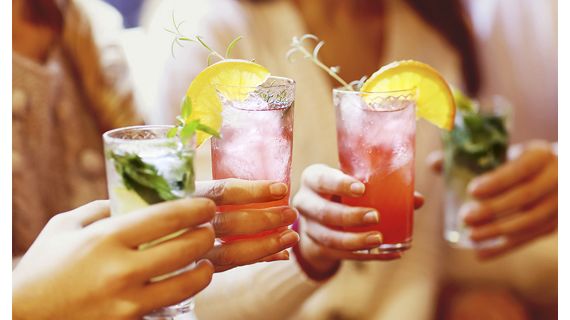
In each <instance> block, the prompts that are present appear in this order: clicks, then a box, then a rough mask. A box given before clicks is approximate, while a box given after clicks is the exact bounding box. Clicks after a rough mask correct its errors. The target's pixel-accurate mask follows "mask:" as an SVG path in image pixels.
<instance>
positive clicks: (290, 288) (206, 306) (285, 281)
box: [196, 259, 321, 320]
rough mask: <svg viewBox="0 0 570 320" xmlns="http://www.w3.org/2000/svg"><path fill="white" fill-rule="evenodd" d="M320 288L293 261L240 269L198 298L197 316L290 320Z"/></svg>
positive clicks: (222, 275) (223, 276)
mask: <svg viewBox="0 0 570 320" xmlns="http://www.w3.org/2000/svg"><path fill="white" fill-rule="evenodd" d="M320 285H321V283H318V282H315V281H312V280H310V279H308V278H307V277H306V276H305V274H304V273H303V271H302V270H301V269H300V268H299V266H298V265H297V264H296V263H295V260H293V259H292V260H289V261H278V262H271V263H259V264H255V265H251V266H246V267H240V268H236V269H233V270H230V271H226V272H223V273H219V274H216V275H215V276H214V279H213V280H212V283H211V284H210V286H209V287H208V288H206V290H204V291H203V292H202V293H200V294H199V295H197V296H196V313H197V315H198V318H199V319H203V320H209V319H234V320H240V319H247V320H256V319H268V315H269V314H270V315H271V319H276V320H278V319H287V318H289V317H291V316H292V315H294V314H295V312H296V311H297V310H298V309H299V307H300V306H301V305H302V304H303V302H304V301H305V300H306V299H307V298H308V297H310V296H311V295H312V294H313V293H314V292H315V291H316V290H317V289H318V288H319V287H320Z"/></svg>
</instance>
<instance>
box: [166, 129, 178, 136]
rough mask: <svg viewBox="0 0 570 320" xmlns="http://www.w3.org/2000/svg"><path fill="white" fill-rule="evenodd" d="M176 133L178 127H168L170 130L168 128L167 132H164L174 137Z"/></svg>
mask: <svg viewBox="0 0 570 320" xmlns="http://www.w3.org/2000/svg"><path fill="white" fill-rule="evenodd" d="M177 133H178V127H173V128H170V130H168V132H167V133H166V137H168V138H174V137H176V134H177Z"/></svg>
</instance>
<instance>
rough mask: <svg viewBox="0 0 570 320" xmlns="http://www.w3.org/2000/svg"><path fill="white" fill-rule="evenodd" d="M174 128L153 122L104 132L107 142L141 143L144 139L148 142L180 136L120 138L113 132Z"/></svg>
mask: <svg viewBox="0 0 570 320" xmlns="http://www.w3.org/2000/svg"><path fill="white" fill-rule="evenodd" d="M172 128H174V125H166V124H164V125H162V124H152V125H137V126H129V127H121V128H116V129H111V130H108V131H106V132H105V133H103V141H104V142H105V143H132V142H136V143H141V142H144V141H148V142H151V141H153V142H155V141H176V140H178V137H172V138H169V137H160V138H150V139H128V138H120V137H113V136H112V135H113V134H116V133H119V132H123V131H136V130H152V129H163V130H170V129H172Z"/></svg>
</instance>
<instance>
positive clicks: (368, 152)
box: [333, 89, 416, 254]
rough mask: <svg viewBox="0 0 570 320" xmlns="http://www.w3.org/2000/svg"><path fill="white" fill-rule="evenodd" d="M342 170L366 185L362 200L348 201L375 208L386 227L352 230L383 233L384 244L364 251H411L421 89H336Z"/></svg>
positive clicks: (380, 252) (359, 198) (373, 252)
mask: <svg viewBox="0 0 570 320" xmlns="http://www.w3.org/2000/svg"><path fill="white" fill-rule="evenodd" d="M333 102H334V105H335V109H336V127H337V141H338V156H339V161H340V168H341V170H342V171H343V172H344V173H346V174H348V175H351V176H353V177H355V178H356V179H358V180H360V181H361V182H363V183H364V185H365V186H366V191H365V193H364V195H363V196H362V197H358V198H351V197H342V198H341V202H342V203H344V204H348V205H351V206H359V207H370V208H374V209H376V210H377V211H378V212H379V213H380V215H381V219H380V220H381V222H380V224H377V225H373V226H367V227H350V228H344V230H347V231H352V232H365V231H379V232H380V233H382V238H383V243H382V244H381V245H380V246H378V247H377V248H373V249H369V250H365V251H366V252H362V253H372V254H384V253H393V252H399V251H404V250H407V249H409V248H410V247H411V243H412V226H413V214H414V157H415V135H416V108H415V106H416V104H415V90H413V89H412V90H402V91H393V92H358V91H348V90H343V89H335V90H333Z"/></svg>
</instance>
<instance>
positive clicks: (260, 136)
mask: <svg viewBox="0 0 570 320" xmlns="http://www.w3.org/2000/svg"><path fill="white" fill-rule="evenodd" d="M216 90H217V92H218V96H219V98H220V101H221V105H222V117H223V122H222V127H221V130H220V135H221V138H212V143H211V151H212V176H213V178H214V179H227V178H239V179H245V180H276V181H281V182H283V183H285V184H286V185H287V187H288V188H289V189H290V184H291V183H290V175H291V159H292V150H293V109H294V108H293V106H294V100H295V81H293V80H291V79H287V78H281V77H269V78H268V79H267V81H265V82H264V83H263V84H262V85H260V86H258V87H244V86H227V85H219V84H218V85H216ZM288 204H289V194H287V196H286V197H284V198H283V199H281V200H277V201H272V202H264V203H256V204H247V205H224V206H219V207H218V210H219V211H220V212H224V211H238V210H246V209H263V208H269V207H277V206H286V205H288ZM270 232H271V231H269V232H264V233H261V234H258V235H255V236H257V237H260V236H264V235H266V234H268V233H270ZM255 236H234V237H225V238H223V239H222V240H223V241H226V242H227V241H234V240H238V239H243V238H252V237H255Z"/></svg>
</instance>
